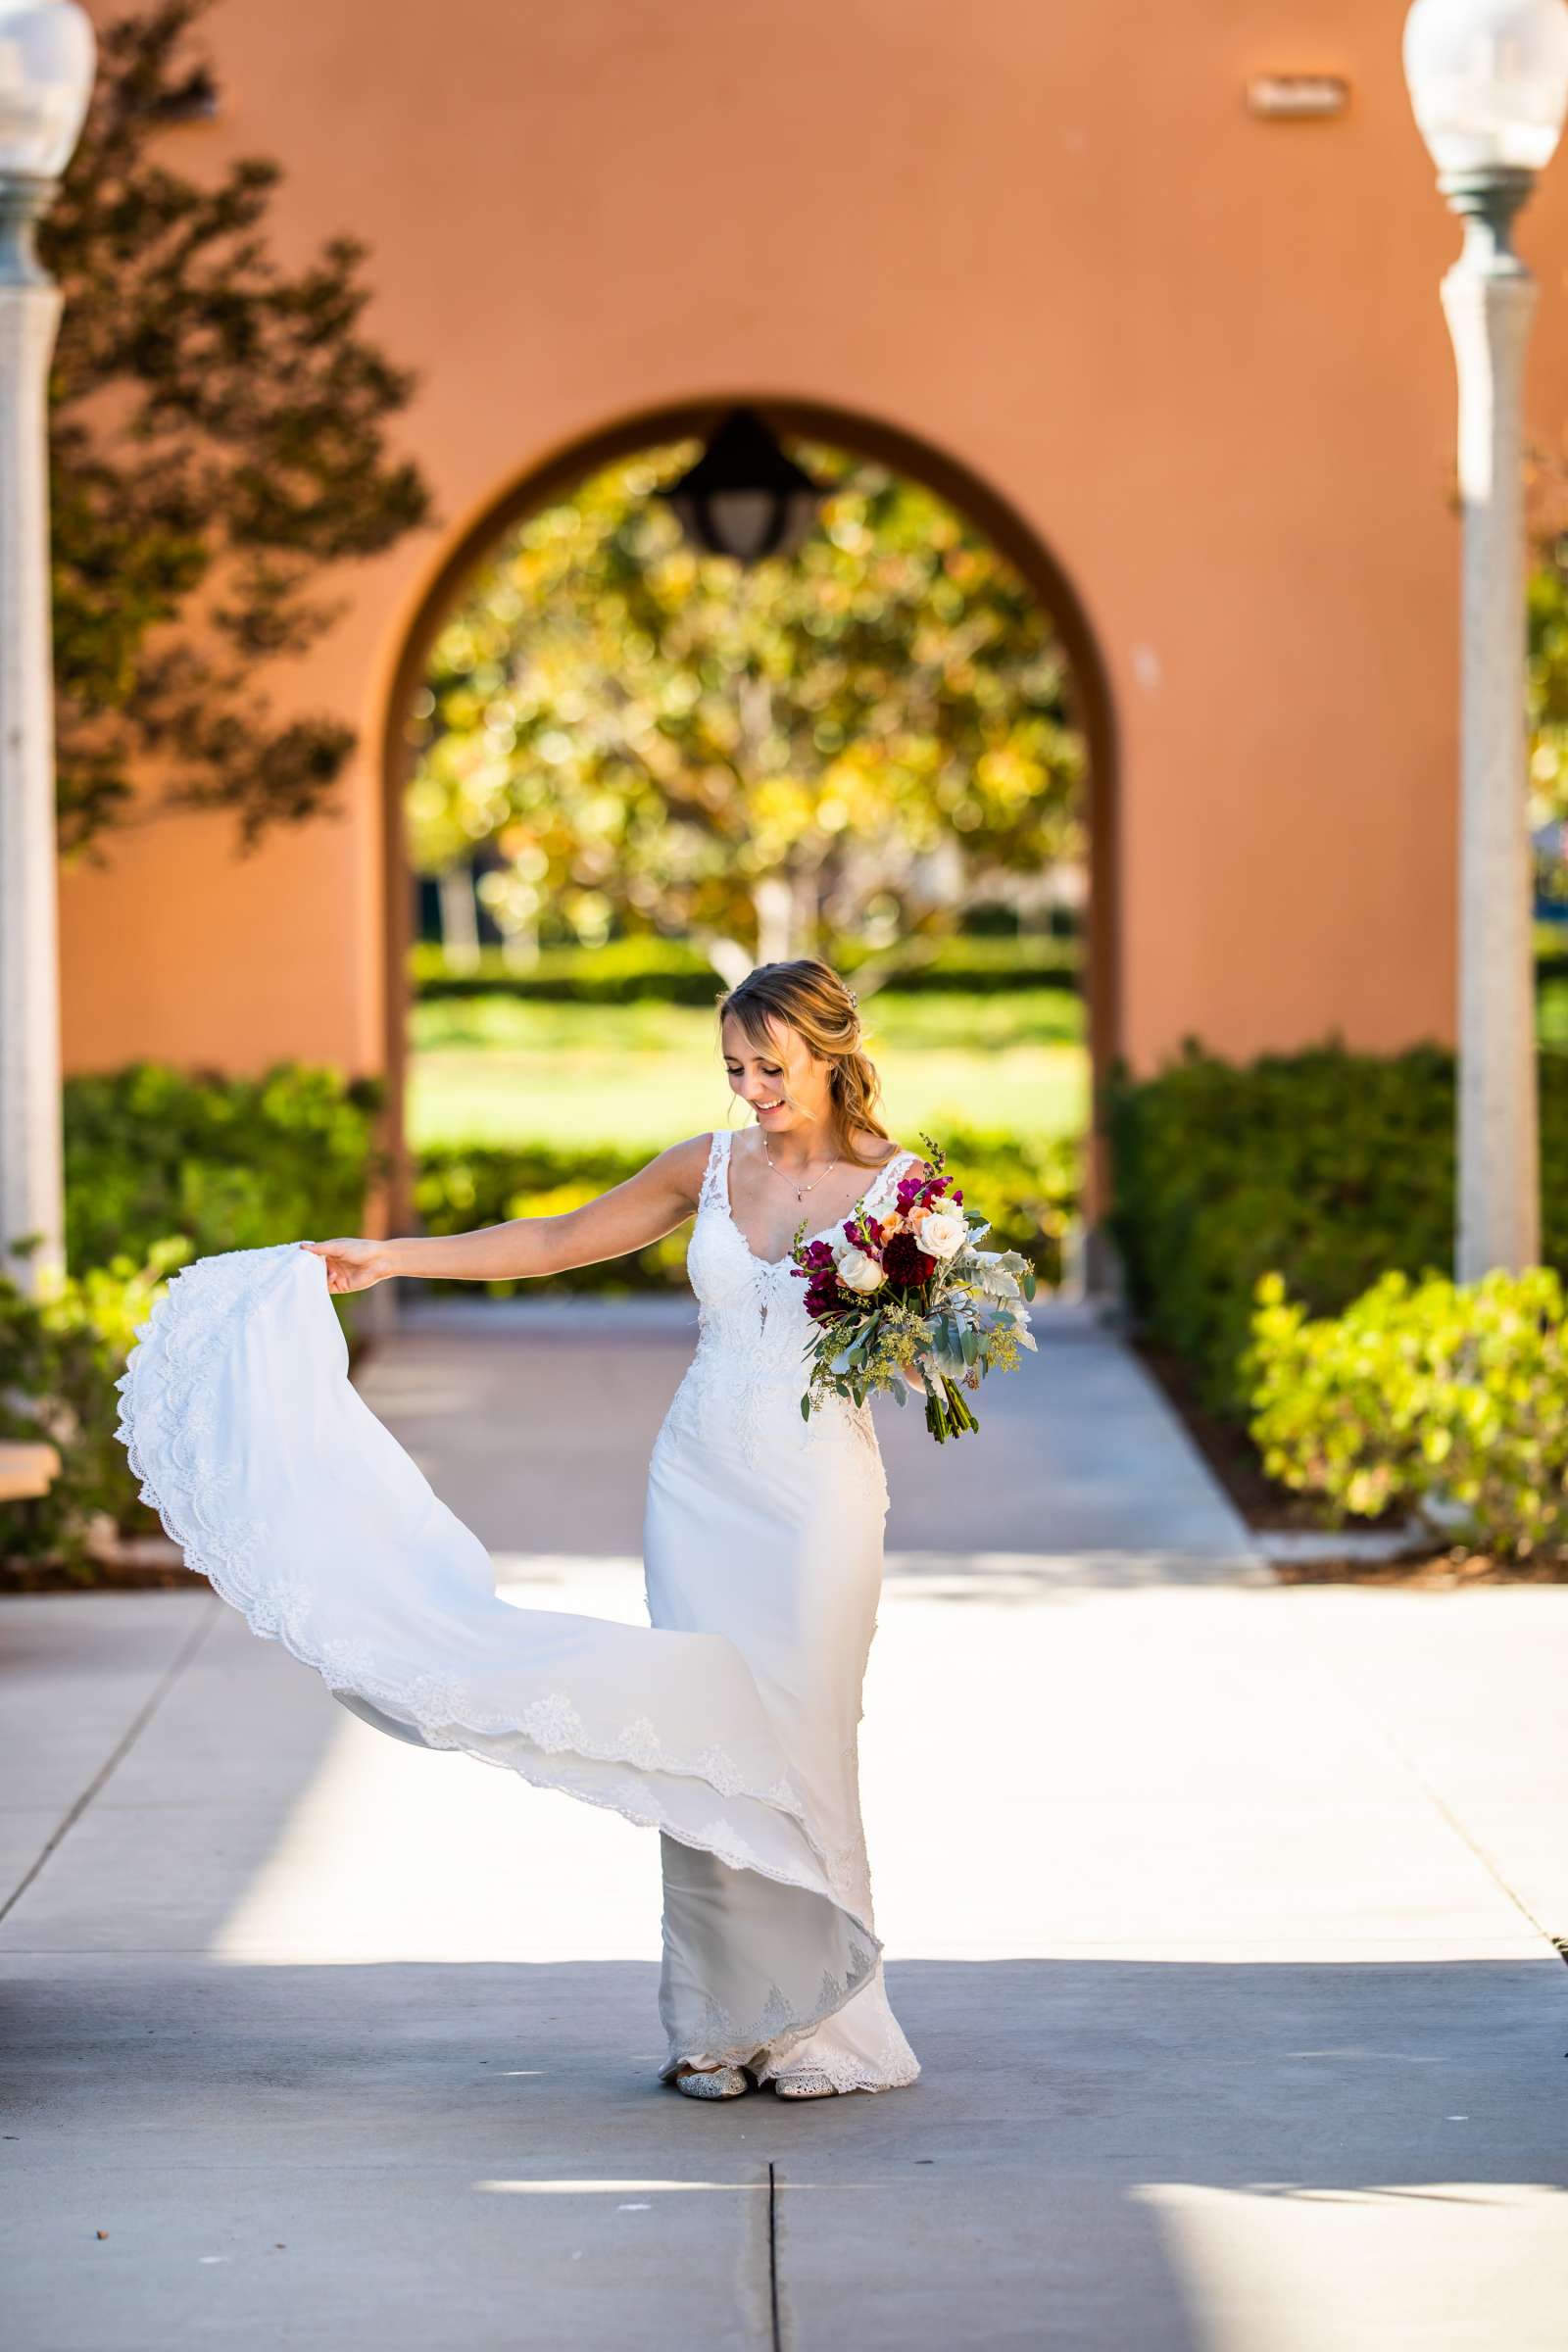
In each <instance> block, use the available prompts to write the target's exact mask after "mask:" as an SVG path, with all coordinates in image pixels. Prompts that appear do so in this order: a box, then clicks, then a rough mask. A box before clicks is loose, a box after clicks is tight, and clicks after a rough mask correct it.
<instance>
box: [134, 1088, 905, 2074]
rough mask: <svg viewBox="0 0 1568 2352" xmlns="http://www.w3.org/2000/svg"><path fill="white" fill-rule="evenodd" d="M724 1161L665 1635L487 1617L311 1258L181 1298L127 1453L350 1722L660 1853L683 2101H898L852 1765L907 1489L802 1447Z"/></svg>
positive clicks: (794, 1363)
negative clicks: (364, 1390)
mask: <svg viewBox="0 0 1568 2352" xmlns="http://www.w3.org/2000/svg"><path fill="white" fill-rule="evenodd" d="M904 1156H905V1157H906V1158H911V1157H912V1154H907V1155H904ZM727 1163H728V1137H727V1136H726V1135H723V1134H722V1133H720V1134H719V1135H717V1136H715V1138H714V1139H713V1143H712V1146H711V1151H710V1156H709V1164H708V1173H707V1175H706V1177H705V1180H704V1185H703V1200H702V1204H701V1206H700V1208H699V1212H698V1218H697V1224H696V1227H695V1229H694V1232H693V1236H692V1246H691V1261H690V1262H691V1270H692V1280H693V1284H694V1287H695V1289H696V1291H697V1294H698V1298H699V1301H700V1307H701V1321H702V1330H701V1336H700V1338H699V1342H698V1348H697V1351H696V1354H695V1355H694V1357H693V1360H692V1363H691V1365H690V1366H689V1368H688V1370H687V1372H686V1375H685V1377H684V1378H683V1380H682V1382H681V1384H680V1387H679V1389H678V1390H677V1392H676V1395H675V1397H674V1398H673V1399H672V1401H671V1404H670V1408H669V1411H668V1413H667V1414H666V1416H665V1419H664V1422H663V1425H662V1428H661V1430H660V1433H659V1437H658V1439H657V1440H656V1442H655V1446H654V1451H653V1457H652V1460H651V1463H650V1473H649V1492H648V1504H647V1513H646V1518H645V1529H644V1539H645V1540H644V1555H645V1565H646V1572H647V1596H648V1610H649V1616H650V1620H651V1622H650V1624H649V1625H647V1626H636V1625H622V1624H616V1623H614V1622H612V1621H610V1620H606V1619H600V1618H593V1617H581V1616H573V1615H568V1614H565V1613H560V1612H557V1611H554V1610H533V1609H519V1608H515V1607H513V1606H512V1605H511V1604H510V1603H509V1602H508V1601H506V1600H504V1599H503V1598H502V1597H501V1596H500V1595H499V1593H497V1591H496V1588H495V1577H494V1570H493V1567H492V1564H491V1561H490V1558H489V1555H488V1554H487V1552H486V1551H485V1549H484V1546H483V1545H482V1544H480V1542H479V1540H478V1538H477V1537H476V1536H474V1535H473V1534H472V1533H471V1531H470V1530H469V1529H468V1528H466V1527H465V1526H464V1524H463V1523H462V1521H461V1520H460V1519H458V1518H457V1517H456V1516H455V1514H454V1513H453V1512H452V1511H450V1510H449V1509H448V1508H447V1506H446V1504H445V1503H443V1502H442V1501H441V1500H440V1498H439V1497H438V1496H437V1495H435V1494H434V1492H433V1491H432V1489H431V1488H430V1486H429V1483H428V1481H427V1480H426V1479H425V1477H424V1475H423V1473H422V1472H421V1471H420V1470H419V1469H418V1467H417V1464H416V1463H415V1462H413V1461H412V1460H411V1459H410V1457H409V1455H408V1454H407V1453H405V1452H404V1450H403V1448H402V1447H401V1446H399V1445H398V1443H397V1441H396V1440H395V1439H394V1438H393V1436H392V1435H391V1432H390V1431H389V1430H387V1429H386V1428H385V1427H384V1426H383V1425H382V1423H381V1422H379V1421H378V1420H377V1419H376V1418H375V1415H374V1414H373V1413H372V1412H371V1411H370V1409H369V1407H368V1405H367V1404H366V1403H365V1402H364V1400H363V1398H362V1397H360V1396H359V1394H358V1392H357V1391H356V1390H355V1388H354V1387H353V1385H352V1383H351V1382H350V1380H349V1378H348V1351H347V1348H346V1347H345V1345H344V1341H343V1336H342V1331H341V1328H340V1326H339V1323H338V1319H337V1316H336V1314H335V1312H334V1311H333V1307H332V1304H331V1299H330V1296H329V1293H328V1290H327V1282H326V1269H325V1266H324V1264H323V1262H322V1260H321V1259H320V1258H319V1257H318V1256H316V1255H315V1254H314V1253H313V1252H311V1251H309V1250H301V1249H300V1248H299V1247H298V1246H297V1245H296V1244H292V1243H286V1244H282V1245H279V1246H277V1247H274V1248H271V1249H262V1250H230V1251H226V1252H223V1253H221V1254H219V1255H216V1256H211V1257H205V1258H200V1259H198V1260H197V1261H196V1262H195V1263H194V1264H192V1265H190V1266H188V1267H186V1268H185V1269H184V1270H183V1271H182V1272H181V1273H179V1274H177V1275H175V1276H174V1277H173V1279H172V1282H171V1284H170V1287H169V1290H168V1292H167V1294H166V1296H165V1297H164V1299H161V1300H160V1302H159V1304H158V1305H157V1307H156V1308H155V1309H154V1311H153V1313H152V1316H151V1317H150V1318H149V1320H148V1321H147V1322H146V1323H144V1324H143V1325H141V1326H140V1328H139V1331H138V1335H137V1336H138V1340H139V1345H138V1346H137V1347H136V1348H134V1349H133V1351H132V1353H131V1356H130V1359H129V1362H128V1364H127V1366H126V1370H125V1372H124V1374H123V1378H122V1380H121V1382H120V1390H121V1416H120V1427H119V1430H118V1432H117V1435H118V1436H119V1437H120V1438H121V1440H122V1442H123V1444H124V1446H125V1448H126V1451H127V1454H128V1457H129V1460H130V1464H131V1468H132V1470H133V1472H134V1474H135V1475H136V1477H137V1478H138V1480H139V1481H140V1484H141V1492H142V1496H143V1499H144V1500H145V1501H147V1502H149V1503H150V1504H151V1505H152V1506H153V1507H154V1508H155V1509H156V1510H157V1511H158V1513H159V1516H160V1518H161V1519H162V1522H163V1524H164V1526H165V1528H166V1529H167V1530H168V1532H169V1534H170V1535H171V1536H172V1538H173V1540H174V1541H175V1542H176V1543H177V1544H179V1545H180V1547H181V1549H182V1551H183V1553H184V1556H185V1561H186V1564H187V1566H189V1567H190V1568H192V1569H194V1570H195V1571H197V1573H199V1574H201V1575H203V1576H206V1577H207V1578H208V1579H209V1580H210V1581H211V1583H212V1584H213V1586H214V1588H215V1590H216V1591H217V1592H218V1593H221V1596H222V1598H223V1599H224V1600H226V1601H228V1602H230V1603H231V1604H232V1605H233V1606H234V1607H235V1608H237V1609H239V1610H240V1611H241V1612H242V1613H243V1614H244V1616H245V1617H246V1619H247V1621H248V1622H249V1624H250V1625H251V1627H252V1628H253V1630H254V1631H255V1632H257V1633H258V1634H261V1635H263V1636H266V1637H268V1638H270V1639H271V1640H274V1641H277V1642H281V1643H282V1644H283V1645H284V1646H285V1647H286V1648H287V1649H289V1650H290V1651H291V1652H292V1653H293V1654H294V1656H296V1657H297V1658H299V1659H301V1660H302V1661H303V1662H304V1663H305V1664H307V1665H309V1666H311V1667H313V1668H314V1669H315V1670H316V1671H317V1672H318V1673H319V1674H320V1675H321V1677H322V1679H323V1680H324V1681H325V1682H326V1684H327V1686H328V1688H329V1689H330V1690H331V1691H332V1692H333V1694H334V1696H336V1697H337V1698H338V1699H339V1700H340V1701H341V1702H342V1703H343V1704H344V1705H345V1706H346V1707H348V1708H350V1709H351V1710H352V1711H353V1712H354V1713H356V1714H358V1715H360V1716H362V1717H363V1718H364V1719H365V1720H366V1721H368V1722H369V1723H372V1724H374V1725H375V1727H376V1728H377V1729H378V1730H381V1731H383V1732H386V1733H389V1734H390V1735H392V1736H393V1737H395V1738H398V1739H403V1740H411V1741H413V1742H415V1743H416V1744H420V1745H423V1746H426V1747H431V1748H445V1749H459V1750H463V1751H465V1752H466V1753H467V1754H469V1755H472V1756H475V1757H477V1758H479V1759H480V1760H481V1761H483V1762H486V1763H491V1764H496V1765H500V1766H504V1767H507V1768H510V1769H511V1770H513V1771H515V1772H516V1773H517V1774H519V1775H520V1777H522V1778H523V1779H525V1780H527V1781H529V1782H531V1783H533V1784H534V1785H536V1786H538V1787H541V1788H547V1789H559V1790H562V1791H564V1792H565V1793H566V1794H569V1795H572V1796H576V1797H578V1798H580V1799H582V1800H583V1801H585V1802H587V1803H589V1804H594V1805H602V1806H608V1807H610V1808H611V1809H613V1810H614V1811H615V1812H618V1813H620V1814H622V1815H624V1816H625V1818H626V1819H628V1820H630V1821H633V1822H637V1823H639V1824H641V1825H643V1826H645V1827H650V1828H655V1829H657V1830H659V1832H660V1833H661V1853H662V1861H663V1880H664V1922H663V1965H662V1975H661V1984H660V2008H661V2015H662V2020H663V2023H664V2026H665V2030H666V2033H667V2035H668V2041H669V2058H668V2060H667V2062H666V2064H665V2065H664V2066H663V2067H662V2070H661V2072H662V2075H663V2076H664V2077H665V2078H667V2077H668V2076H669V2075H671V2074H673V2073H674V2071H675V2070H676V2068H677V2067H678V2066H679V2065H680V2064H681V2063H682V2061H683V2060H685V2059H693V2060H696V2061H698V2062H700V2063H702V2064H704V2065H708V2064H737V2063H750V2064H751V2065H752V2066H753V2067H754V2069H755V2070H756V2071H757V2072H758V2073H759V2074H760V2075H767V2074H776V2073H780V2072H785V2071H788V2070H789V2069H790V2068H792V2067H804V2066H812V2067H821V2068H822V2069H823V2070H824V2071H825V2072H827V2073H828V2074H829V2075H830V2076H831V2078H832V2080H833V2081H834V2082H835V2083H836V2084H837V2085H838V2086H839V2087H842V2088H846V2089H849V2088H865V2089H880V2088H886V2087H888V2086H890V2085H891V2084H893V2083H895V2082H910V2081H912V2080H913V2079H914V2076H915V2075H916V2074H917V2073H918V2071H919V2070H918V2067H917V2065H916V2063H915V2060H914V2058H913V2054H912V2053H911V2052H910V2050H909V2047H908V2044H907V2041H905V2039H904V2036H903V2034H902V2033H901V2032H900V2031H899V2028H898V2026H897V2024H896V2022H895V2021H894V2019H893V2017H892V2013H891V2011H890V2010H889V2009H888V2005H887V1996H886V1991H885V1988H884V1986H883V1982H882V1964H881V1945H880V1943H879V1941H878V1938H877V1936H876V1934H875V1931H874V1925H873V1920H872V1914H871V1901H870V1887H869V1882H868V1879H867V1876H866V1869H865V1847H864V1839H863V1836H862V1834H861V1830H860V1822H859V1810H858V1795H857V1773H856V1764H855V1735H856V1726H857V1724H858V1717H859V1691H860V1681H861V1677H862V1675H863V1671H864V1665H865V1657H866V1651H867V1648H868V1645H869V1641H870V1635H871V1629H872V1625H873V1623H874V1616H875V1601H876V1592H877V1587H878V1585H879V1582H880V1575H881V1553H882V1520H883V1515H884V1513H885V1510H886V1506H887V1487H886V1482H885V1480H884V1478H883V1475H882V1468H881V1461H880V1456H879V1454H878V1451H877V1447H876V1439H875V1433H874V1431H873V1430H872V1428H871V1422H870V1415H869V1412H868V1411H866V1410H864V1408H861V1410H860V1411H858V1412H857V1411H856V1410H855V1409H854V1408H853V1407H850V1406H847V1405H846V1406H845V1407H844V1408H843V1411H842V1413H834V1412H831V1411H830V1412H826V1413H823V1414H821V1415H816V1414H813V1416H812V1420H811V1422H810V1424H809V1425H808V1424H804V1423H803V1422H802V1420H801V1417H800V1409H799V1397H800V1393H801V1385H802V1366H801V1350H802V1348H803V1347H804V1345H805V1341H806V1337H807V1329H808V1327H807V1323H806V1317H805V1312H804V1307H803V1306H802V1304H801V1298H800V1294H801V1290H802V1286H801V1285H800V1284H799V1283H798V1282H796V1281H794V1280H793V1279H792V1278H791V1277H790V1276H789V1273H788V1261H779V1262H777V1263H775V1264H773V1265H766V1264H764V1263H763V1261H761V1260H760V1259H758V1258H756V1257H755V1256H754V1255H753V1253H752V1252H751V1250H749V1248H748V1247H747V1245H746V1243H745V1242H744V1240H743V1239H742V1237H741V1235H740V1232H739V1230H738V1228H737V1227H736V1226H735V1224H734V1221H733V1218H732V1217H731V1216H730V1214H729V1209H728V1191H727ZM893 1170H894V1163H891V1162H890V1164H889V1169H888V1170H887V1171H884V1172H883V1175H882V1177H880V1178H879V1179H878V1181H879V1182H884V1181H886V1180H887V1178H888V1176H889V1175H890V1174H891V1173H892V1172H893ZM786 1408H787V1409H786Z"/></svg>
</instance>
